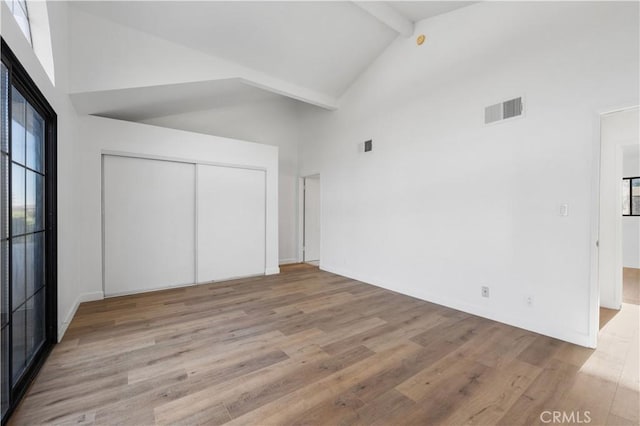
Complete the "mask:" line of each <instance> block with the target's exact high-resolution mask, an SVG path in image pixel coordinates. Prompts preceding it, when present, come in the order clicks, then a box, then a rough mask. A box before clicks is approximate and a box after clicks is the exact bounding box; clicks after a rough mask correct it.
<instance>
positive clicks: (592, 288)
mask: <svg viewBox="0 0 640 426" xmlns="http://www.w3.org/2000/svg"><path fill="white" fill-rule="evenodd" d="M637 108H639V107H638V105H633V106H622V107H619V108H611V109H608V110H601V111H598V112H596V115H595V119H594V135H595V138H594V139H595V143H594V144H593V158H594V161H593V170H594V173H593V178H592V182H591V185H592V197H591V205H592V214H591V221H590V222H591V226H590V228H591V232H590V239H589V243H590V250H589V251H590V264H591V268H590V273H589V277H590V278H589V318H588V322H589V326H588V346H589V347H592V348H595V347H596V346H597V343H598V332H599V331H600V282H599V276H598V275H599V269H600V268H599V263H600V253H601V250H602V248H601V247H599V239H600V215H601V207H602V206H601V205H600V192H601V188H600V181H601V177H602V176H601V173H602V157H603V155H602V150H603V149H610V150H615V152H613V153H612V152H609V153H608V154H609V155H614V156H615V157H617V158H618V159H621V152H622V147H621V145H619V146H615V145H607V146H605V145H603V144H602V118H603V117H604V116H605V115H609V114H614V113H619V112H625V111H629V110H633V109H637ZM619 167H622V163H621V162H620V165H619ZM618 219H619V221H620V223H619V225H620V226H619V227H621V225H622V216H620V217H619V218H618ZM616 234H617V235H616V241H615V242H614V244H613V245H612V246H611V247H608V248H607V247H605V250H612V251H613V255H612V257H613V258H614V259H615V260H614V262H616V264H620V265H622V239H621V233H616ZM618 246H619V247H618ZM614 279H616V278H614ZM616 281H617V279H616ZM619 281H620V282H619V283H617V282H616V284H615V285H616V298H618V296H619V297H620V302H621V297H622V269H621V270H620V280H619ZM618 287H619V289H618ZM618 290H619V291H618ZM618 293H619V294H618Z"/></svg>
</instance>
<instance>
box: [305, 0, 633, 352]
mask: <svg viewBox="0 0 640 426" xmlns="http://www.w3.org/2000/svg"><path fill="white" fill-rule="evenodd" d="M638 26H639V25H638V4H637V3H624V4H623V3H573V2H564V3H535V2H532V3H520V2H513V3H512V2H482V3H478V4H475V5H472V6H470V7H467V8H463V9H459V10H457V11H454V12H451V13H449V14H445V15H441V16H439V17H436V18H434V19H431V20H426V21H423V22H420V23H418V24H417V25H416V33H424V34H426V36H427V42H426V43H425V44H424V45H423V46H422V47H418V46H416V44H415V41H414V40H413V39H398V40H397V41H396V42H395V43H394V44H392V45H391V46H390V48H389V49H388V50H387V51H385V52H384V53H383V54H382V55H381V56H380V57H379V58H378V60H377V61H376V62H375V63H374V64H373V65H372V66H371V68H369V70H368V71H367V72H366V73H365V74H364V75H363V76H361V78H360V79H359V80H358V81H357V82H356V83H355V84H354V86H352V87H351V89H350V90H349V91H348V92H347V94H346V95H345V97H344V98H343V99H342V100H341V108H340V109H339V110H338V111H336V112H325V113H310V114H306V116H305V117H304V118H303V123H302V124H303V128H304V129H305V138H304V140H303V145H302V147H301V153H300V157H301V166H300V172H301V173H300V174H301V175H307V174H312V173H317V172H320V173H321V175H322V189H321V191H322V256H321V259H322V261H321V268H323V269H325V270H329V271H334V272H337V273H340V274H342V275H346V276H350V277H354V278H357V279H360V280H363V281H366V282H369V283H373V284H376V285H379V286H382V287H386V288H389V289H392V290H395V291H399V292H402V293H405V294H409V295H413V296H416V297H420V298H423V299H426V300H431V301H434V302H436V303H440V304H444V305H447V306H451V307H454V308H456V309H461V310H464V311H467V312H472V313H475V314H478V315H481V316H485V317H488V318H492V319H495V320H498V321H502V322H506V323H509V324H512V325H516V326H519V327H522V328H526V329H529V330H533V331H536V332H539V333H543V334H547V335H550V336H554V337H557V338H560V339H564V340H568V341H571V342H575V343H578V344H582V345H593V344H594V343H595V340H594V339H595V333H596V331H597V330H596V327H597V325H594V324H593V323H590V307H591V306H592V305H594V303H597V300H594V299H592V298H591V296H590V280H591V278H592V277H591V276H590V269H591V256H592V252H593V250H594V247H595V235H593V234H592V230H593V226H592V225H593V223H594V222H593V217H594V215H596V213H597V212H595V211H594V205H595V204H594V202H593V194H594V193H595V187H594V185H593V184H594V183H595V181H594V176H595V174H596V173H597V169H598V164H597V159H596V155H595V153H596V152H597V148H596V147H597V146H598V144H599V134H598V124H599V117H598V112H601V111H606V110H611V109H613V108H614V107H619V106H625V105H636V104H638V71H639V70H638V47H639V46H638V43H639V42H638V38H639V37H638V36H639V34H638ZM519 95H522V96H524V97H525V116H524V117H523V118H520V119H515V120H512V121H510V122H505V123H501V124H496V125H490V126H485V125H484V124H483V117H484V116H483V113H484V107H485V106H486V105H490V104H493V103H495V102H499V101H501V100H506V99H509V98H510V97H513V96H519ZM367 139H373V152H371V153H368V154H363V153H359V152H358V145H359V144H361V143H362V142H363V141H365V140H367ZM563 203H567V204H568V205H569V216H567V217H561V216H560V215H559V208H560V204H563ZM483 285H487V286H489V287H490V289H491V297H490V298H488V299H486V298H482V297H481V295H480V287H481V286H483ZM528 296H532V297H533V300H534V303H533V306H532V307H528V306H527V304H526V298H527V297H528ZM590 324H591V325H590Z"/></svg>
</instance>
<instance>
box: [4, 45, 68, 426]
mask: <svg viewBox="0 0 640 426" xmlns="http://www.w3.org/2000/svg"><path fill="white" fill-rule="evenodd" d="M1 95H2V96H1V101H2V105H1V110H2V111H1V121H2V123H1V141H0V172H1V173H0V177H1V186H0V228H1V229H0V254H1V255H0V260H1V265H2V274H1V276H0V278H1V288H2V292H1V294H2V303H1V311H2V312H1V313H2V315H1V324H0V326H1V339H2V345H1V348H0V359H1V364H2V369H1V377H2V383H1V386H0V392H1V398H0V399H1V401H0V405H1V411H2V423H3V424H4V423H5V422H6V421H7V418H8V416H9V415H10V414H11V411H12V410H13V408H14V407H15V406H16V405H17V403H18V401H19V400H20V398H21V397H22V395H23V394H24V392H25V390H26V388H27V386H28V384H29V383H30V381H31V380H32V379H33V377H35V374H36V373H37V370H38V369H39V367H40V366H41V364H42V362H43V361H44V358H45V357H46V355H47V353H48V351H49V350H50V349H51V347H52V346H53V344H55V342H56V339H57V336H56V334H57V327H56V303H57V302H56V276H55V274H56V260H55V259H56V248H55V247H56V246H55V241H56V227H55V221H56V215H55V207H56V205H55V171H56V168H55V163H56V156H55V125H56V123H55V121H56V116H55V113H54V112H53V110H52V109H51V107H50V106H49V104H48V103H47V101H46V99H45V98H44V97H43V96H42V94H41V93H40V91H39V90H38V89H37V87H36V86H35V85H34V84H33V81H32V80H31V79H30V78H29V76H28V75H27V74H26V72H25V71H24V69H23V68H22V66H21V65H20V64H19V62H18V61H17V59H16V58H15V56H14V55H13V53H12V52H11V51H10V50H9V48H8V46H7V45H6V44H5V43H4V41H2V65H1Z"/></svg>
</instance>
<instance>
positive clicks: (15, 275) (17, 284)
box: [11, 237, 27, 310]
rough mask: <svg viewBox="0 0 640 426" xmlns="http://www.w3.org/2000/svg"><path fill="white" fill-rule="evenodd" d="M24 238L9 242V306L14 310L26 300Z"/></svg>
mask: <svg viewBox="0 0 640 426" xmlns="http://www.w3.org/2000/svg"><path fill="white" fill-rule="evenodd" d="M25 240H26V238H25V237H17V238H14V239H13V240H12V242H11V245H12V251H11V256H12V259H11V263H12V264H13V266H12V268H11V273H12V275H11V291H12V295H11V296H12V297H11V304H12V308H13V309H14V310H15V308H16V307H18V306H20V305H21V304H23V303H24V301H25V299H26V292H27V285H26V278H27V277H26V274H25V270H24V267H25Z"/></svg>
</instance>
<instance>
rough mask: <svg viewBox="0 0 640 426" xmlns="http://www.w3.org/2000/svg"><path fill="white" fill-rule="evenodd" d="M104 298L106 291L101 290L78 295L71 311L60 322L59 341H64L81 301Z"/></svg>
mask: <svg viewBox="0 0 640 426" xmlns="http://www.w3.org/2000/svg"><path fill="white" fill-rule="evenodd" d="M102 299H104V293H102V292H101V291H94V292H91V293H82V294H79V295H78V297H76V300H75V302H73V306H72V307H71V309H69V312H68V313H67V316H66V317H65V319H64V320H63V321H62V323H60V324H58V342H61V341H62V338H63V337H64V334H65V333H66V332H67V329H68V328H69V324H71V321H72V320H73V317H75V315H76V312H77V311H78V308H79V307H80V304H81V303H84V302H92V301H94V300H102Z"/></svg>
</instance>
